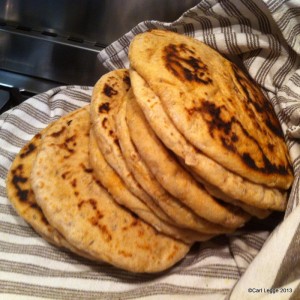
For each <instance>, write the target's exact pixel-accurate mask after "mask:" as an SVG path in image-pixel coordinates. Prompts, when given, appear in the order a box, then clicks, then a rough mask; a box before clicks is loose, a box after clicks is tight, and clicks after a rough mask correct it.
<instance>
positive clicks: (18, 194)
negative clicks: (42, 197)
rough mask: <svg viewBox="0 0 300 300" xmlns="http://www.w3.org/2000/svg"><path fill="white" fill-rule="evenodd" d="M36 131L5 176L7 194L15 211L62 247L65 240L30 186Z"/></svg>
mask: <svg viewBox="0 0 300 300" xmlns="http://www.w3.org/2000/svg"><path fill="white" fill-rule="evenodd" d="M42 134H43V133H42V132H41V133H37V134H36V135H35V136H34V137H33V138H32V139H31V140H30V141H29V142H28V143H27V144H26V145H25V146H24V147H23V148H22V149H21V150H20V152H19V153H18V154H17V156H16V157H15V159H14V161H13V163H12V165H11V167H10V170H9V172H8V174H7V178H6V188H7V196H8V199H9V200H10V202H11V203H12V205H13V207H14V208H15V210H16V211H17V213H18V214H19V215H20V216H21V217H22V218H23V219H24V220H25V221H26V222H27V223H28V224H30V225H31V226H32V227H33V229H34V230H35V231H36V232H37V233H38V234H39V235H41V236H42V237H43V238H45V239H46V240H47V241H48V242H50V243H52V244H54V245H56V246H59V247H62V246H64V244H65V242H66V241H65V240H64V238H63V237H62V235H61V234H60V233H59V232H58V231H57V230H55V228H53V227H52V226H51V225H50V224H49V223H48V221H47V219H46V218H45V216H44V214H43V212H42V210H41V209H40V207H39V206H38V205H37V203H36V200H35V196H34V193H33V191H32V188H31V181H30V173H31V169H32V165H33V163H34V160H35V158H36V155H37V151H38V148H39V145H40V143H41V138H42Z"/></svg>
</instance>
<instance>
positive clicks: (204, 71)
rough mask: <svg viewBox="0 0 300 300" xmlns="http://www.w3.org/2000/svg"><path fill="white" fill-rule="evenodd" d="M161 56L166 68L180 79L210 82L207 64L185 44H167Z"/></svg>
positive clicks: (203, 82)
mask: <svg viewBox="0 0 300 300" xmlns="http://www.w3.org/2000/svg"><path fill="white" fill-rule="evenodd" d="M163 58H164V62H165V66H166V68H167V69H168V70H169V71H170V72H171V73H173V74H174V75H175V76H176V77H177V78H179V79H180V80H182V81H188V82H192V81H194V82H197V83H202V84H210V83H212V79H211V77H210V75H209V71H208V67H207V65H206V64H204V63H203V61H202V60H201V58H200V57H197V56H196V55H195V52H194V51H193V49H191V48H190V47H188V46H187V45H185V44H183V43H181V44H169V45H168V46H166V47H165V48H164V57H163Z"/></svg>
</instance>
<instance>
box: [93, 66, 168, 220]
mask: <svg viewBox="0 0 300 300" xmlns="http://www.w3.org/2000/svg"><path fill="white" fill-rule="evenodd" d="M129 89H130V80H129V73H128V70H126V69H122V70H116V71H111V72H109V73H107V74H105V75H103V76H102V77H101V78H100V79H99V80H98V82H97V83H96V84H95V86H94V89H93V94H92V102H91V121H92V128H93V131H94V133H95V136H96V140H97V143H98V146H99V147H100V148H101V151H102V153H103V156H104V157H105V160H106V161H107V162H108V163H109V165H110V166H111V167H112V168H113V169H114V170H115V171H116V172H117V174H118V175H119V176H120V177H121V179H122V180H123V182H124V183H125V185H126V186H127V188H128V189H129V190H130V191H131V192H132V193H133V194H134V195H135V196H137V197H138V198H139V199H140V200H142V201H143V202H144V203H145V204H146V205H147V206H148V207H149V208H150V209H151V210H152V211H153V212H155V213H156V215H157V216H159V217H160V218H161V219H162V220H164V221H166V222H169V223H172V222H173V221H172V220H171V219H170V218H169V217H168V216H167V215H166V214H165V213H164V212H163V211H162V210H161V209H160V207H159V206H158V205H156V203H155V202H154V201H153V199H152V197H151V196H150V195H149V194H147V193H146V192H145V190H144V189H142V187H141V186H140V185H139V184H138V183H137V181H136V180H135V178H134V176H133V175H132V173H131V172H130V170H129V169H128V166H127V164H126V162H125V160H124V157H123V154H122V151H121V149H120V145H119V140H118V136H117V133H116V126H115V116H116V114H117V112H118V110H119V107H120V105H121V104H122V102H123V101H124V99H125V97H126V95H127V92H128V90H129ZM108 91H109V92H108Z"/></svg>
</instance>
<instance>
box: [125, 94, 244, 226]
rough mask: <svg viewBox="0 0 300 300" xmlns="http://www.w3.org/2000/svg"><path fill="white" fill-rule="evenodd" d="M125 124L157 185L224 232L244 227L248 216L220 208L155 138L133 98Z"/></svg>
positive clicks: (234, 209)
mask: <svg viewBox="0 0 300 300" xmlns="http://www.w3.org/2000/svg"><path fill="white" fill-rule="evenodd" d="M126 115H127V124H128V128H129V132H130V136H131V139H132V141H133V143H134V145H135V146H136V148H137V150H138V152H139V154H140V155H141V157H142V159H143V160H144V162H145V163H146V165H147V166H148V168H149V169H150V170H151V172H152V174H153V175H154V176H155V178H156V179H157V181H158V182H159V183H160V184H161V185H162V186H163V187H164V188H165V189H166V190H167V191H168V192H169V193H170V194H172V195H173V196H174V197H175V198H177V199H178V200H180V201H182V202H183V203H184V204H185V205H186V206H188V207H189V208H191V209H192V210H193V211H194V212H195V213H196V214H197V215H198V216H200V217H202V218H204V219H206V220H208V221H210V222H212V223H216V224H219V225H222V226H224V227H227V228H237V227H240V226H243V225H244V224H245V222H246V221H248V220H249V215H248V214H246V213H245V212H243V211H242V210H241V209H239V208H237V207H235V206H231V205H225V204H224V205H222V204H221V203H219V202H218V201H217V200H216V199H214V198H213V197H211V196H210V195H209V194H208V193H207V192H206V190H205V189H204V188H203V186H201V185H200V184H199V183H197V182H196V181H195V180H194V178H193V177H192V176H191V175H190V174H189V173H188V172H186V171H185V170H184V169H183V168H182V167H181V166H180V164H179V163H178V162H177V161H176V159H175V157H174V155H172V153H170V152H169V151H168V150H167V149H166V148H165V147H164V146H163V145H162V143H161V142H160V141H159V140H158V138H157V137H156V136H155V134H154V132H153V131H152V129H151V128H150V127H149V125H148V124H147V122H146V119H145V117H144V115H143V113H142V111H141V109H140V108H139V106H138V105H137V103H136V101H135V99H134V98H129V99H128V101H127V111H126Z"/></svg>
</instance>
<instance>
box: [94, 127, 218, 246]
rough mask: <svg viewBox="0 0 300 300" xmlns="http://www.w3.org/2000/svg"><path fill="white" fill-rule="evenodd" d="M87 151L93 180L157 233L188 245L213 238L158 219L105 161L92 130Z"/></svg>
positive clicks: (215, 231) (216, 232)
mask: <svg viewBox="0 0 300 300" xmlns="http://www.w3.org/2000/svg"><path fill="white" fill-rule="evenodd" d="M89 151H90V163H91V167H92V168H93V170H94V175H95V178H96V179H97V180H99V181H100V182H101V184H103V186H104V187H105V188H106V189H107V190H108V192H109V193H110V194H111V195H112V197H113V198H114V200H115V201H116V202H117V203H118V204H120V205H121V206H123V207H126V208H128V209H129V210H130V211H132V212H133V213H134V214H136V215H137V216H138V217H139V218H140V219H141V220H143V221H145V222H146V223H148V224H150V225H151V226H153V227H154V228H155V229H156V230H157V231H158V232H161V233H164V234H166V235H169V236H171V237H173V238H176V239H179V240H182V241H183V242H186V243H188V244H190V243H193V242H196V241H205V240H208V239H210V238H212V237H213V235H212V234H210V235H209V234H205V233H199V232H196V231H192V230H186V229H182V228H179V227H175V226H173V225H172V224H168V223H166V222H164V221H163V220H161V219H160V218H158V217H157V216H156V215H155V213H154V212H153V211H152V210H150V209H149V208H148V207H147V205H145V204H144V203H143V202H142V201H141V200H140V199H139V198H137V197H136V196H135V195H133V194H132V193H131V192H130V191H129V190H128V189H127V187H126V186H125V184H124V183H123V181H122V180H121V178H120V177H119V176H118V174H117V173H116V172H115V171H114V170H113V168H111V167H110V166H109V164H108V163H107V162H106V161H105V158H104V157H103V155H102V153H101V150H100V149H99V147H98V144H97V141H96V138H95V135H94V133H93V131H92V130H91V133H90V143H89ZM213 233H215V234H220V233H223V232H221V230H219V231H217V229H215V230H214V232H213Z"/></svg>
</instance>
